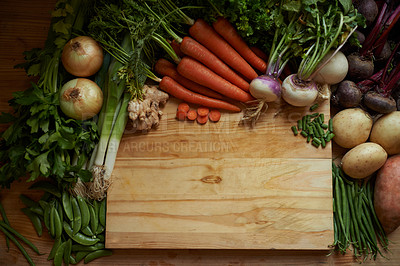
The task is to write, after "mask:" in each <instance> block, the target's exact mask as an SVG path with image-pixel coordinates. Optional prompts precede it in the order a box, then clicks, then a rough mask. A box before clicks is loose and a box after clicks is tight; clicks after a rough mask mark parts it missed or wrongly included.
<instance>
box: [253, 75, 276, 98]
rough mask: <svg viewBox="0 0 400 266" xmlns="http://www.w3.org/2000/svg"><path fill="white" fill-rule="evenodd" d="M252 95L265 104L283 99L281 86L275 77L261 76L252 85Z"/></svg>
mask: <svg viewBox="0 0 400 266" xmlns="http://www.w3.org/2000/svg"><path fill="white" fill-rule="evenodd" d="M250 94H251V96H253V97H254V98H256V99H262V100H265V102H274V101H276V100H278V99H279V98H280V97H281V84H280V83H279V81H278V80H276V79H275V78H274V77H270V76H268V75H261V76H259V77H257V78H255V79H253V80H252V81H251V83H250Z"/></svg>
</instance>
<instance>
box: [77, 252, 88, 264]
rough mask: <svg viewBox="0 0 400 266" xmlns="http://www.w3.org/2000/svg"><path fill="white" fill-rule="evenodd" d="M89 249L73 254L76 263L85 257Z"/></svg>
mask: <svg viewBox="0 0 400 266" xmlns="http://www.w3.org/2000/svg"><path fill="white" fill-rule="evenodd" d="M89 253H90V251H79V252H77V253H76V256H75V261H76V263H79V262H80V261H81V260H83V258H84V257H86V255H87V254H89Z"/></svg>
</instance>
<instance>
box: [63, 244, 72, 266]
mask: <svg viewBox="0 0 400 266" xmlns="http://www.w3.org/2000/svg"><path fill="white" fill-rule="evenodd" d="M71 249H72V240H71V238H70V239H68V240H67V241H66V244H65V248H64V256H63V257H64V263H65V264H66V265H68V264H69V257H70V256H71Z"/></svg>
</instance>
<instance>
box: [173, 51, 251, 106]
mask: <svg viewBox="0 0 400 266" xmlns="http://www.w3.org/2000/svg"><path fill="white" fill-rule="evenodd" d="M178 72H179V74H181V75H182V76H184V77H185V78H188V79H190V80H192V81H194V82H197V83H199V84H201V85H203V86H206V87H208V88H210V89H213V90H215V91H217V92H219V93H221V94H222V95H225V96H227V97H229V98H231V99H234V100H237V101H240V102H247V101H251V100H254V99H253V97H252V96H251V95H250V94H248V93H247V92H245V91H243V90H242V89H240V88H238V87H236V86H235V85H233V84H232V83H230V82H229V81H227V80H225V79H223V78H222V77H220V76H218V75H217V74H215V73H214V72H213V71H211V70H210V69H208V68H207V67H206V66H204V65H203V64H201V63H199V62H198V61H196V60H194V59H193V58H190V57H187V56H185V57H184V58H182V59H181V62H179V64H178Z"/></svg>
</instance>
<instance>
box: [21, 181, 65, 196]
mask: <svg viewBox="0 0 400 266" xmlns="http://www.w3.org/2000/svg"><path fill="white" fill-rule="evenodd" d="M29 189H37V190H43V191H46V192H49V193H51V194H53V195H54V196H56V197H57V198H60V197H61V193H60V190H59V189H58V187H56V186H55V185H54V184H52V183H50V182H48V181H44V180H43V181H37V182H35V183H33V184H32V185H31V186H30V187H29Z"/></svg>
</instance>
